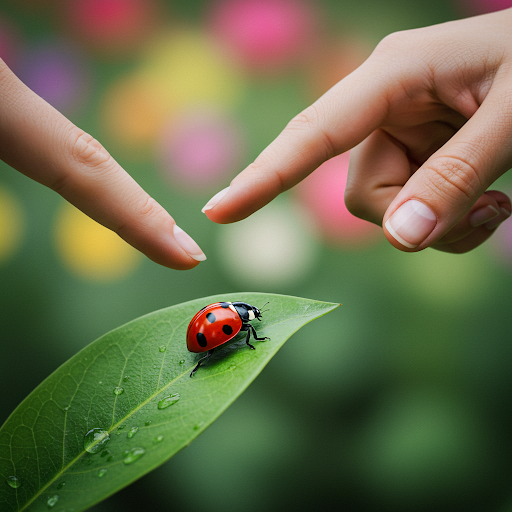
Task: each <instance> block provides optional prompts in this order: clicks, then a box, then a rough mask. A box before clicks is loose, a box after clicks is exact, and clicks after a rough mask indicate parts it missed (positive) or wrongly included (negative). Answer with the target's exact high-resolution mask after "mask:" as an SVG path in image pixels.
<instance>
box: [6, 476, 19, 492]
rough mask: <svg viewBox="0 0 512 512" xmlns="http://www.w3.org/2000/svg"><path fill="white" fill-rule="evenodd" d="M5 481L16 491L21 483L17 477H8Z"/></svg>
mask: <svg viewBox="0 0 512 512" xmlns="http://www.w3.org/2000/svg"><path fill="white" fill-rule="evenodd" d="M5 481H6V482H7V485H9V486H10V487H12V488H13V489H17V488H18V487H19V486H20V485H21V481H20V479H19V478H18V477H17V476H8V477H7V478H6V479H5Z"/></svg>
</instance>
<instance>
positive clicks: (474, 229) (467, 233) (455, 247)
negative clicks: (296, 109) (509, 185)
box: [432, 190, 512, 254]
mask: <svg viewBox="0 0 512 512" xmlns="http://www.w3.org/2000/svg"><path fill="white" fill-rule="evenodd" d="M511 212H512V205H511V202H510V198H509V197H508V196H507V195H505V194H503V193H502V192H498V191H497V190H490V191H487V192H485V193H484V194H483V195H482V196H481V197H480V198H479V199H478V201H477V202H476V203H475V204H474V205H473V207H472V208H471V209H470V210H469V212H468V213H467V214H466V215H465V216H464V217H463V218H462V220H461V221H460V222H459V223H458V224H457V225H456V226H455V227H453V228H452V229H451V230H450V231H449V232H448V233H447V234H446V235H445V236H443V237H442V238H441V239H440V240H439V241H438V242H436V243H435V244H433V245H432V247H434V248H436V249H438V250H440V251H444V252H451V253H457V254H459V253H464V252H468V251H470V250H472V249H474V248H475V247H478V246H479V245H480V244H482V243H483V242H485V241H486V240H487V239H488V238H490V237H491V236H492V234H493V233H494V232H495V231H496V229H497V228H498V227H499V226H500V225H501V223H502V222H504V221H505V220H507V219H508V218H509V217H510V214H511Z"/></svg>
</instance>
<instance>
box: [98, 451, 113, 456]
mask: <svg viewBox="0 0 512 512" xmlns="http://www.w3.org/2000/svg"><path fill="white" fill-rule="evenodd" d="M110 453H111V452H110V450H105V451H103V452H101V455H100V457H106V456H107V455H110Z"/></svg>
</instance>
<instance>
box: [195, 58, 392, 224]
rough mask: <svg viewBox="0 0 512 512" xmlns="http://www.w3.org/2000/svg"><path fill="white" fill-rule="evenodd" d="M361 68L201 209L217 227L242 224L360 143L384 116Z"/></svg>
mask: <svg viewBox="0 0 512 512" xmlns="http://www.w3.org/2000/svg"><path fill="white" fill-rule="evenodd" d="M374 71H375V70H373V72H370V69H369V67H368V66H365V65H364V64H363V66H361V67H360V68H358V69H357V70H356V71H354V72H353V73H352V74H351V75H349V76H347V77H346V78H344V79H343V80H342V81H340V82H338V84H336V85H335V86H334V87H333V88H331V89H330V90H329V91H327V92H326V93H325V94H324V95H323V96H322V97H320V98H319V99H318V100H317V101H316V102H315V103H313V104H312V105H311V106H309V107H308V108H306V109H305V110H304V111H302V112H301V113H300V114H298V115H297V116H296V117H294V118H293V119H292V120H291V121H290V122H289V123H288V125H287V126H286V127H285V129H284V130H283V131H282V132H281V133H280V134H279V136H278V137H277V138H276V139H275V140H274V141H273V142H272V143H271V144H270V145H269V146H267V147H266V148H265V149H264V150H263V152H262V153H261V154H260V155H259V156H258V158H257V159H256V160H255V161H254V162H253V163H252V164H250V165H249V166H248V167H247V168H246V169H244V170H243V171H242V172H241V173H240V174H239V175H238V176H236V177H235V178H234V179H233V181H232V182H231V185H230V186H229V187H228V188H226V189H224V190H222V191H221V192H220V193H218V194H216V196H214V197H213V198H212V199H211V200H210V201H209V202H208V203H207V204H206V206H205V207H204V208H203V212H205V213H206V214H207V216H208V218H209V219H210V220H212V221H214V222H218V223H221V224H224V223H229V222H235V221H238V220H241V219H244V218H246V217H248V216H249V215H251V214H252V213H254V212H255V211H256V210H258V209H260V208H262V207H263V206H265V205H266V204H268V203H269V202H270V201H272V199H274V198H275V197H276V196H277V195H279V194H280V193H281V192H284V191H285V190H288V189H289V188H291V187H293V186H294V185H296V184H297V183H299V182H300V181H301V180H303V179H304V178H305V177H306V176H307V175H308V174H310V173H311V172H313V171H314V170H315V169H316V168H317V167H318V166H320V165H321V164H322V163H323V162H325V161H326V160H328V159H330V158H332V157H333V156H336V155H338V154H341V153H343V152H345V151H347V150H349V149H350V148H352V147H354V146H355V145H357V144H359V142H361V141H362V140H364V139H365V138H366V137H367V136H368V135H369V134H370V133H371V132H373V131H374V130H375V129H376V128H377V127H378V126H380V125H381V124H382V122H383V120H384V118H385V116H386V114H387V101H386V100H385V97H384V94H385V87H383V83H382V79H379V78H378V76H377V75H378V73H375V72H374Z"/></svg>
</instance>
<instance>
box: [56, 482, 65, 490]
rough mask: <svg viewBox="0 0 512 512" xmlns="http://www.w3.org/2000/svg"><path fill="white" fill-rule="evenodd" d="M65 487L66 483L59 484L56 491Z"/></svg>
mask: <svg viewBox="0 0 512 512" xmlns="http://www.w3.org/2000/svg"><path fill="white" fill-rule="evenodd" d="M65 485H66V482H61V483H60V484H59V485H57V489H62V488H63V487H64V486H65Z"/></svg>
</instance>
